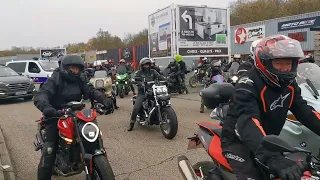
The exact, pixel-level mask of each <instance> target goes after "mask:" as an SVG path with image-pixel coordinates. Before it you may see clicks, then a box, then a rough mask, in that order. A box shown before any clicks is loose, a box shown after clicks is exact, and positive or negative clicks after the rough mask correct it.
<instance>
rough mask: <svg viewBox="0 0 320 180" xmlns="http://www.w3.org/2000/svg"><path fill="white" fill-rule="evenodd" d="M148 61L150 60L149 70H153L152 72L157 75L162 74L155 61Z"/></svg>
mask: <svg viewBox="0 0 320 180" xmlns="http://www.w3.org/2000/svg"><path fill="white" fill-rule="evenodd" d="M150 60H151V69H154V70H156V71H157V72H158V73H159V74H162V73H161V70H160V68H159V66H158V65H156V61H155V60H154V59H151V58H150Z"/></svg>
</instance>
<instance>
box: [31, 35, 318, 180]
mask: <svg viewBox="0 0 320 180" xmlns="http://www.w3.org/2000/svg"><path fill="white" fill-rule="evenodd" d="M270 39H271V40H273V41H277V42H278V43H283V45H286V44H288V42H293V46H288V47H287V49H283V47H281V48H282V49H281V48H280V47H277V48H279V49H276V50H279V51H280V50H281V52H282V53H280V54H273V56H270V53H271V54H272V52H269V49H268V48H267V46H266V45H265V44H262V43H261V42H260V41H259V42H254V43H253V45H252V47H250V52H251V56H250V57H249V59H248V60H247V61H244V60H243V59H242V58H241V55H240V54H235V55H233V58H232V61H230V62H228V61H225V60H221V59H214V58H206V57H204V58H201V59H202V61H201V62H200V63H199V65H198V66H197V67H196V69H197V71H196V73H199V72H204V74H203V75H202V76H201V78H200V79H202V80H203V79H207V80H211V79H212V77H214V76H216V75H219V74H220V75H225V73H226V72H227V73H229V74H231V75H233V74H238V75H239V82H238V84H237V86H236V89H237V91H236V93H235V94H234V95H233V97H232V99H231V101H230V109H231V110H229V111H228V118H227V121H226V122H225V124H226V125H224V127H223V130H222V136H223V140H222V141H223V142H222V145H223V149H224V152H223V153H224V155H225V156H226V157H227V160H228V162H229V164H230V165H231V166H232V168H233V170H234V172H235V173H236V174H237V177H238V179H240V180H247V179H259V176H260V175H259V170H257V169H256V168H255V166H254V164H253V162H252V161H251V160H250V159H251V157H250V154H251V153H250V152H254V153H255V156H256V157H257V158H260V159H261V161H263V162H264V163H266V164H267V165H268V166H269V167H270V168H271V169H272V170H273V171H274V172H276V173H277V174H278V175H279V176H280V177H282V179H288V180H290V179H294V180H298V179H299V178H298V177H300V176H301V173H302V172H303V169H304V168H305V166H306V164H305V163H303V162H294V161H291V160H288V159H286V158H284V157H283V156H280V155H279V154H276V153H272V152H269V151H267V150H266V149H263V148H261V146H260V144H259V143H260V140H261V138H262V137H263V136H265V135H266V134H278V133H279V132H280V130H281V129H282V126H283V121H284V119H285V118H284V116H286V114H287V111H288V109H290V110H291V111H293V113H295V115H296V116H297V118H301V119H306V118H305V117H306V116H308V118H307V119H309V120H308V121H307V120H305V121H303V120H301V121H303V122H304V123H305V124H306V125H307V126H308V127H310V129H311V130H313V131H314V132H316V133H317V134H318V135H320V131H319V129H320V121H319V119H320V115H319V113H317V112H316V111H314V110H313V108H312V107H310V106H308V105H307V104H306V103H305V102H304V100H303V99H302V98H301V95H300V89H299V87H297V86H296V84H295V83H294V78H295V77H296V67H297V66H298V64H299V63H305V62H312V63H314V59H313V57H312V56H311V55H308V56H306V57H305V58H304V59H302V58H301V56H302V50H301V47H300V46H299V44H298V43H297V42H295V41H294V40H292V39H288V38H287V37H285V36H276V37H269V38H266V39H264V40H263V41H269V40H270ZM255 43H256V44H255ZM256 47H259V48H261V49H262V50H261V51H258V50H257V49H258V48H256ZM289 48H293V49H292V51H291V52H294V53H291V54H290V53H286V52H287V51H289V50H290V49H289ZM209 59H210V60H209ZM301 59H302V60H301ZM85 66H86V67H85ZM166 69H167V70H168V71H169V73H167V74H171V73H174V76H173V77H174V78H175V79H176V82H178V84H179V85H180V86H181V88H182V89H186V85H185V78H186V74H187V73H188V71H187V67H186V63H185V62H184V61H183V57H182V56H181V55H179V54H177V55H175V56H174V58H173V59H172V61H170V63H169V65H168V66H167V68H166ZM96 71H106V72H107V74H108V75H110V76H112V77H113V79H114V80H115V81H117V80H116V77H114V76H117V75H122V74H128V77H129V78H128V87H129V88H130V90H131V91H132V93H133V95H136V91H135V88H134V86H133V82H132V80H133V81H134V82H135V83H136V84H137V88H138V89H137V95H136V100H135V104H134V107H133V110H132V113H131V117H130V119H129V127H128V131H132V130H133V128H134V124H135V122H136V116H137V115H138V113H139V111H140V109H141V108H142V106H143V101H144V100H145V90H144V88H143V87H142V86H140V85H139V82H142V81H155V80H156V79H157V80H168V79H172V77H170V76H168V75H166V74H164V72H163V71H161V70H160V68H159V66H158V65H157V64H156V62H155V60H154V59H152V58H148V57H145V58H142V59H141V60H140V62H139V70H138V71H137V72H135V74H133V72H134V71H133V67H132V66H131V65H129V64H127V62H126V61H125V60H124V59H121V60H120V61H119V64H118V65H114V64H112V63H108V62H107V63H102V62H101V61H99V60H97V61H95V62H94V63H93V64H92V65H85V63H84V61H83V59H82V58H81V57H80V56H76V55H66V56H63V57H60V58H59V68H57V69H56V70H55V71H54V73H53V74H52V76H51V77H50V78H49V79H48V81H47V82H46V83H45V84H44V85H43V86H42V87H41V88H40V90H39V92H38V93H37V94H36V95H35V97H34V104H35V106H36V107H37V108H38V109H39V110H40V111H41V112H42V113H43V115H44V116H45V117H46V118H55V120H51V121H49V122H48V123H47V124H46V127H45V130H46V138H45V144H44V149H43V151H42V152H43V153H42V156H41V159H40V163H39V167H38V179H40V180H47V179H48V180H49V179H50V178H51V175H52V166H53V165H54V161H55V154H56V146H57V145H56V139H57V137H58V130H57V126H56V124H57V119H58V118H57V117H59V115H60V114H59V110H60V109H61V108H62V107H61V104H64V103H67V102H70V101H80V100H81V99H90V100H92V101H93V100H95V101H97V102H99V103H102V104H103V105H104V106H105V108H106V109H108V111H107V112H108V113H107V114H109V113H113V110H114V109H118V108H119V107H118V106H117V103H116V101H115V99H114V100H112V101H111V100H110V99H108V98H106V96H105V95H104V94H103V93H101V92H100V91H98V90H96V89H95V88H94V85H93V84H90V83H89V80H90V78H92V77H93V76H94V74H95V72H96ZM260 77H261V78H260ZM132 78H133V79H132ZM213 83H214V82H213ZM284 89H286V93H285V94H284V96H285V97H287V94H288V93H289V94H290V93H294V95H293V94H292V95H290V97H292V98H288V99H287V101H288V102H284V101H282V102H281V104H280V105H274V103H273V102H269V101H268V100H267V101H266V102H265V100H264V98H265V97H263V95H261V93H262V92H263V93H265V94H266V93H267V94H268V96H270V97H271V96H272V97H275V98H276V97H279V96H281V97H282V92H283V91H284ZM118 93H119V92H118ZM113 96H114V98H116V92H113ZM261 98H262V99H261ZM282 98H283V99H284V100H286V98H284V97H282ZM259 99H260V100H259ZM290 99H291V100H290ZM284 103H285V104H284ZM269 107H270V110H269V109H268V108H269ZM279 107H280V108H279ZM248 109H251V110H248ZM276 109H277V110H276ZM273 110H276V111H274V112H275V113H273ZM278 115H281V120H279V121H271V120H272V119H277V118H278ZM282 116H283V117H282ZM270 119H271V120H270ZM236 122H237V125H236ZM262 126H263V127H262ZM275 126H276V129H274V128H273V129H272V128H270V127H275ZM234 129H236V130H237V132H235V131H234ZM237 133H239V134H237ZM239 137H241V138H239ZM239 150H240V151H241V152H240V151H239ZM231 155H232V156H231ZM236 156H237V157H239V158H240V159H243V160H244V161H243V162H240V161H238V160H235V159H232V158H228V157H236ZM244 167H246V168H244Z"/></svg>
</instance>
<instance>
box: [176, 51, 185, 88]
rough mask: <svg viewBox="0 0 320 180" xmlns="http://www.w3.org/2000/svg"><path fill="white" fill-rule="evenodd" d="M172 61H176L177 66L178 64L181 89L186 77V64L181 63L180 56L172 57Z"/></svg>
mask: <svg viewBox="0 0 320 180" xmlns="http://www.w3.org/2000/svg"><path fill="white" fill-rule="evenodd" d="M174 60H175V61H176V63H177V64H179V67H180V69H179V70H180V78H181V80H180V83H181V85H182V87H184V88H186V87H185V81H184V80H185V77H186V73H187V66H186V63H185V62H184V61H183V57H182V56H181V55H180V54H177V55H175V56H174Z"/></svg>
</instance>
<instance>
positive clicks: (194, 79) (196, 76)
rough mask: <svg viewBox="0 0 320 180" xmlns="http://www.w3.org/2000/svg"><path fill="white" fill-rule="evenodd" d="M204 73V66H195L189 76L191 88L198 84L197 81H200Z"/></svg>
mask: <svg viewBox="0 0 320 180" xmlns="http://www.w3.org/2000/svg"><path fill="white" fill-rule="evenodd" d="M205 75H206V68H196V69H195V70H194V75H193V76H191V77H190V78H189V85H190V87H192V88H195V87H197V86H198V83H199V82H201V81H202V78H203V77H204V76H205Z"/></svg>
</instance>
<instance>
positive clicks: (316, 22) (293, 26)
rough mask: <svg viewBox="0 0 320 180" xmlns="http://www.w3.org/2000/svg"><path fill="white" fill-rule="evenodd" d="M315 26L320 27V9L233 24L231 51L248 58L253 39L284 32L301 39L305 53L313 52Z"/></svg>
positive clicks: (283, 33)
mask: <svg viewBox="0 0 320 180" xmlns="http://www.w3.org/2000/svg"><path fill="white" fill-rule="evenodd" d="M313 27H320V11H317V12H312V13H306V14H299V15H295V16H289V17H283V18H277V19H270V20H265V21H259V22H254V23H249V24H242V25H236V26H232V27H231V51H232V54H241V55H243V56H244V57H243V58H246V57H248V55H249V54H250V52H249V48H250V45H251V43H252V42H253V41H255V40H257V39H260V38H263V37H267V36H271V35H276V34H282V35H286V36H289V37H291V38H293V39H296V40H298V41H300V43H301V46H302V49H303V51H304V53H305V54H308V53H311V54H313V52H314V50H315V32H314V31H310V28H313Z"/></svg>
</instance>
